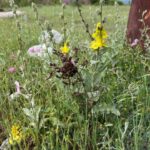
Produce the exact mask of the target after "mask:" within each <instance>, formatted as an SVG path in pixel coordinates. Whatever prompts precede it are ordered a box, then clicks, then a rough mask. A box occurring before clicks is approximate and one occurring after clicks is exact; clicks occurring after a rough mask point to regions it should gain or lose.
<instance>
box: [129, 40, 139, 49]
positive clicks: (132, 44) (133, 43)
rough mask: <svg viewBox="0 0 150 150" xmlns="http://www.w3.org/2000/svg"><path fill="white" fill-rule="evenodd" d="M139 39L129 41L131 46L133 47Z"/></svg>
mask: <svg viewBox="0 0 150 150" xmlns="http://www.w3.org/2000/svg"><path fill="white" fill-rule="evenodd" d="M138 42H139V40H138V39H135V40H134V41H133V42H132V43H131V47H135V46H136V45H137V44H138Z"/></svg>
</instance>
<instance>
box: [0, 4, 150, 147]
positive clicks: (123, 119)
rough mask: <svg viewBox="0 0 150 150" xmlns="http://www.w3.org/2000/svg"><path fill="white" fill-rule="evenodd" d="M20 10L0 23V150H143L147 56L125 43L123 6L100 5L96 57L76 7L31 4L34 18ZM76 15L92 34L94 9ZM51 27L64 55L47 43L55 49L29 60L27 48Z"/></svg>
mask: <svg viewBox="0 0 150 150" xmlns="http://www.w3.org/2000/svg"><path fill="white" fill-rule="evenodd" d="M20 10H22V11H23V12H24V13H25V15H24V16H22V17H18V18H17V19H3V20H2V19H0V85H1V86H0V118H1V119H0V145H1V144H2V143H4V141H5V142H6V145H7V147H9V148H7V149H15V150H16V149H23V150H25V149H26V150H30V149H31V150H32V149H36V150H37V149H39V150H80V149H81V150H99V149H100V150H149V149H150V144H149V143H150V122H149V119H150V76H149V71H150V67H149V66H150V59H149V53H147V54H143V53H141V50H140V48H139V47H138V46H137V47H136V48H135V49H133V48H131V47H130V46H129V45H127V44H126V39H125V32H126V25H127V18H128V12H129V6H104V7H103V18H105V23H104V28H105V30H106V31H107V33H108V38H107V42H106V46H105V47H104V48H102V49H100V50H99V51H96V52H94V51H93V50H91V48H90V46H89V45H90V43H91V41H92V40H93V39H90V37H89V35H88V33H87V32H86V29H85V26H84V24H83V22H82V21H81V18H80V15H79V12H78V10H77V7H75V6H66V7H65V8H64V9H63V8H62V7H61V6H38V8H37V10H38V18H39V19H38V20H37V19H36V18H35V12H34V11H33V9H32V8H31V7H24V8H20ZM81 10H82V15H83V18H84V20H85V21H86V23H88V24H89V26H88V27H89V30H88V32H90V34H92V33H93V32H94V31H95V27H96V24H97V22H99V21H100V20H101V17H100V15H98V14H99V11H100V6H82V7H81ZM63 12H64V13H63ZM63 18H64V19H63ZM50 28H52V29H56V30H57V31H59V32H60V33H62V34H63V33H65V40H67V41H68V43H69V49H70V51H69V54H68V53H67V54H63V53H60V49H61V47H62V46H63V43H61V44H56V43H55V44H54V43H53V42H51V41H50V40H51V38H50V39H49V41H48V42H47V43H46V42H45V43H46V44H50V45H51V46H53V48H54V49H55V51H54V53H53V54H52V55H50V56H49V55H48V56H47V57H44V58H43V59H42V58H39V57H38V58H36V57H31V56H29V55H28V53H27V50H28V49H29V48H30V47H31V46H33V45H37V44H39V43H41V41H39V36H40V35H41V32H42V31H43V30H46V29H50ZM64 29H65V30H64ZM64 31H66V32H64ZM50 33H51V31H50ZM42 42H43V41H42ZM64 42H65V41H64ZM10 67H14V68H15V69H14V70H10V69H9V68H10ZM18 84H19V85H20V89H19V91H18V92H19V94H17V93H16V92H17V91H16V86H18ZM7 140H8V142H7Z"/></svg>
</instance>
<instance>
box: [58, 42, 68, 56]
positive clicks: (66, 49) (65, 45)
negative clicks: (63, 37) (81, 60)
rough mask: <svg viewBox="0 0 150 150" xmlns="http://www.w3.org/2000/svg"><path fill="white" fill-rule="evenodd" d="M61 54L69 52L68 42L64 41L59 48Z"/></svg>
mask: <svg viewBox="0 0 150 150" xmlns="http://www.w3.org/2000/svg"><path fill="white" fill-rule="evenodd" d="M60 50H61V52H62V53H63V54H67V53H68V52H69V47H68V42H65V43H64V46H63V47H61V48H60Z"/></svg>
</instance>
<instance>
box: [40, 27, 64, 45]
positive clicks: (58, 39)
mask: <svg viewBox="0 0 150 150" xmlns="http://www.w3.org/2000/svg"><path fill="white" fill-rule="evenodd" d="M51 33H52V35H53V41H54V42H55V43H56V44H60V43H61V42H62V41H63V36H62V35H61V34H60V33H59V32H58V31H56V30H54V29H52V30H51ZM49 40H50V35H49V33H48V32H47V31H43V32H42V34H41V36H40V37H39V41H42V43H45V42H48V41H49Z"/></svg>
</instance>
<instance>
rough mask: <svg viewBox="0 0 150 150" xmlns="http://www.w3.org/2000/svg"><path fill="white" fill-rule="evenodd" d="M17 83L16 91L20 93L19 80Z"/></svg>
mask: <svg viewBox="0 0 150 150" xmlns="http://www.w3.org/2000/svg"><path fill="white" fill-rule="evenodd" d="M15 85H16V93H18V94H20V93H21V92H20V84H19V82H18V81H15Z"/></svg>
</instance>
